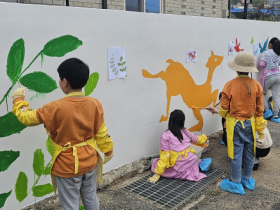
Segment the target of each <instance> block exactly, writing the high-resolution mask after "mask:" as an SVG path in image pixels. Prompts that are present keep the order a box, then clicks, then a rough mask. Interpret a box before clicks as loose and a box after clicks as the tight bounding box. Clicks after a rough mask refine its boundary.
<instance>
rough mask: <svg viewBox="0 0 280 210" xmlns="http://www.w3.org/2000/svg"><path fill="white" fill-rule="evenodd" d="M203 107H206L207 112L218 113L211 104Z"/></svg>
mask: <svg viewBox="0 0 280 210" xmlns="http://www.w3.org/2000/svg"><path fill="white" fill-rule="evenodd" d="M205 109H207V110H208V111H209V112H211V113H213V114H218V113H219V110H218V109H216V108H214V107H213V106H208V107H205Z"/></svg>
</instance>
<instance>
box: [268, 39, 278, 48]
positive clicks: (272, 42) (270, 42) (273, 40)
mask: <svg viewBox="0 0 280 210" xmlns="http://www.w3.org/2000/svg"><path fill="white" fill-rule="evenodd" d="M277 40H278V38H277V37H273V38H272V39H271V40H270V41H269V44H272V46H273V45H274V43H275V41H277Z"/></svg>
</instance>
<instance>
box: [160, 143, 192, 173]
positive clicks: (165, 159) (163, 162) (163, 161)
mask: <svg viewBox="0 0 280 210" xmlns="http://www.w3.org/2000/svg"><path fill="white" fill-rule="evenodd" d="M189 152H192V153H193V154H195V150H194V149H192V148H190V147H189V148H188V149H186V150H184V151H182V152H175V151H172V150H171V151H161V150H160V151H159V156H160V158H159V160H158V162H157V167H156V168H155V172H156V173H157V174H159V175H162V174H163V173H164V171H165V169H166V168H170V167H173V166H174V165H175V163H176V161H177V160H178V157H179V156H180V157H179V160H182V159H181V158H182V157H181V156H184V158H185V159H187V156H188V153H189Z"/></svg>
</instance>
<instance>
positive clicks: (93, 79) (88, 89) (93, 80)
mask: <svg viewBox="0 0 280 210" xmlns="http://www.w3.org/2000/svg"><path fill="white" fill-rule="evenodd" d="M98 79H99V74H98V73H97V72H94V73H92V74H91V75H89V78H88V81H87V84H86V86H85V95H86V96H88V95H90V94H91V93H92V92H93V90H94V89H95V88H96V85H97V82H98Z"/></svg>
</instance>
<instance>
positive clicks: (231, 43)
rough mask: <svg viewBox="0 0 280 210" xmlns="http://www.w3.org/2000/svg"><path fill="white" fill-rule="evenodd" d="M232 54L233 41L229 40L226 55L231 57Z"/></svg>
mask: <svg viewBox="0 0 280 210" xmlns="http://www.w3.org/2000/svg"><path fill="white" fill-rule="evenodd" d="M233 54H234V41H233V40H230V41H229V42H228V55H233Z"/></svg>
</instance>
